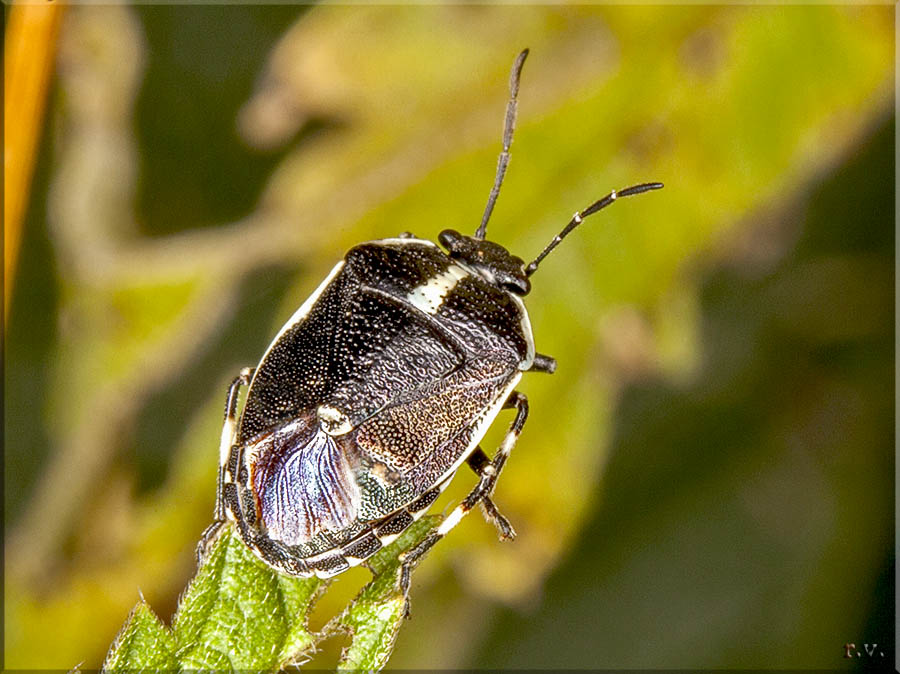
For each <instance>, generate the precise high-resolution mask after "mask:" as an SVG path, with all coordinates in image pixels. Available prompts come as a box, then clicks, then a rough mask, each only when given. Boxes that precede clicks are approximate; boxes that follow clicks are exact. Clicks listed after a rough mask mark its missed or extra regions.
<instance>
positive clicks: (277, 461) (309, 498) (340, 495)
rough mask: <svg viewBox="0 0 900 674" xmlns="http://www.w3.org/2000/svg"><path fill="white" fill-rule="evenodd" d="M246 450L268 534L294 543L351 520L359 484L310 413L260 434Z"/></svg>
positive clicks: (332, 529)
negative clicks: (251, 456) (249, 457)
mask: <svg viewBox="0 0 900 674" xmlns="http://www.w3.org/2000/svg"><path fill="white" fill-rule="evenodd" d="M249 451H251V452H252V453H253V455H254V456H253V458H254V460H253V471H252V480H253V484H254V488H255V493H256V495H257V498H258V503H259V510H260V518H261V519H262V521H263V522H265V525H266V529H267V531H268V534H269V536H270V537H271V538H274V539H276V540H279V541H282V542H283V543H286V544H287V545H299V544H303V543H306V542H308V541H309V540H311V539H312V538H313V537H314V536H315V535H316V534H318V533H319V532H322V531H325V532H334V531H340V530H342V529H344V528H346V527H348V526H349V525H350V524H352V522H353V521H354V519H355V518H356V516H357V513H358V511H359V503H360V491H359V487H358V485H357V483H356V480H355V479H354V476H353V472H352V470H351V467H350V463H349V461H348V459H347V456H346V454H345V453H344V452H343V451H341V449H340V448H339V447H338V445H337V443H336V442H335V439H334V438H332V437H331V436H330V435H328V434H326V433H324V432H323V431H322V430H321V429H320V428H318V425H317V424H316V423H315V418H314V417H312V415H307V416H306V417H303V418H300V419H296V420H294V421H292V422H291V423H289V424H286V425H285V426H282V427H281V428H279V429H278V430H277V431H275V432H274V433H269V434H266V435H265V436H263V437H262V438H261V439H260V440H259V441H258V442H256V443H254V444H253V445H252V446H251V448H250V450H249Z"/></svg>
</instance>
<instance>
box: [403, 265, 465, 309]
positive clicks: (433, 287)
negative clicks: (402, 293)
mask: <svg viewBox="0 0 900 674" xmlns="http://www.w3.org/2000/svg"><path fill="white" fill-rule="evenodd" d="M468 275H469V273H468V272H467V271H466V270H465V269H463V268H462V267H459V266H457V265H455V264H451V265H450V266H449V267H448V268H447V271H445V272H443V273H442V274H438V275H437V276H433V277H431V278H430V279H428V281H426V282H425V283H423V284H422V285H420V286H416V287H415V288H413V289H412V290H411V291H410V292H409V294H408V295H407V296H406V300H407V301H408V302H409V303H410V304H412V305H414V306H415V307H416V308H418V309H421V310H422V311H423V312H424V313H426V314H431V315H432V316H433V315H434V314H436V313H437V312H438V309H440V308H441V304H442V303H443V301H444V298H445V297H446V296H447V295H448V294H449V293H450V291H452V290H453V289H454V288H455V287H456V284H457V283H459V282H460V281H461V280H462V279H464V278H466V277H467V276H468Z"/></svg>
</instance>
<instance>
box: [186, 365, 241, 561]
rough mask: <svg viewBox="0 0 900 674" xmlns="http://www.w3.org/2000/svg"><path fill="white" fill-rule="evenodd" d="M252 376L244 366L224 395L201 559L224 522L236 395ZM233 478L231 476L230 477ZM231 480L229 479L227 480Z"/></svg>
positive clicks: (233, 436)
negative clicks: (213, 504) (212, 505)
mask: <svg viewBox="0 0 900 674" xmlns="http://www.w3.org/2000/svg"><path fill="white" fill-rule="evenodd" d="M252 377H253V368H252V367H245V368H244V369H243V370H241V372H240V374H238V376H237V377H235V378H234V380H232V382H231V384H230V385H229V387H228V393H227V394H226V395H225V421H224V423H223V424H222V436H221V439H220V440H219V474H218V477H217V478H216V507H215V510H214V511H213V520H214V521H213V523H212V524H210V525H209V526H208V527H207V528H206V531H204V532H203V535H202V536H201V537H200V544H199V545H198V546H197V557H198V559H202V558H203V557H204V556H205V555H206V551H207V549H208V547H209V544H210V543H211V542H212V541H213V540H214V539H215V538H216V534H218V532H219V529H220V528H221V527H222V524H224V523H225V501H226V494H225V483H226V479H225V478H226V475H225V471H226V468H227V466H228V463H229V460H230V459H231V453H232V449H233V448H234V445H235V440H236V439H237V405H238V396H239V394H240V392H241V387H242V386H247V385H248V384H250V379H251V378H252ZM232 479H233V477H232ZM227 482H231V480H227Z"/></svg>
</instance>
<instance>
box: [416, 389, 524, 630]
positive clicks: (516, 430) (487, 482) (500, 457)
mask: <svg viewBox="0 0 900 674" xmlns="http://www.w3.org/2000/svg"><path fill="white" fill-rule="evenodd" d="M503 407H504V408H511V407H515V408H516V417H515V419H513V422H512V424H511V425H510V427H509V431H508V432H507V433H506V436H505V437H504V438H503V442H501V443H500V448H499V449H498V450H497V453H496V454H495V455H494V458H493V459H492V460H489V461H487V463H485V464H483V465H482V466H481V467H480V469H479V470H477V472H478V474H479V475H480V476H481V478H480V479H479V480H478V484H477V485H475V488H474V489H473V490H472V491H471V492H469V495H468V496H466V498H464V499H463V500H462V501H461V502H460V504H459V505H457V506H456V507H455V508H454V509H453V510H452V511H451V512H450V514H449V515H447V516H446V517H445V518H444V520H443V521H442V522H441V523H440V524H439V525H438V526H437V527H435V528H434V529H433V530H432V531H431V532H430V533H429V534H428V535H427V536H426V537H425V538H424V539H423V540H422V541H421V542H420V543H419V544H418V545H417V546H415V547H414V548H411V549H410V550H408V551H407V552H405V553H403V555H402V556H401V561H402V562H403V564H402V566H401V571H400V589H401V591H402V592H403V593H404V594H406V593H407V592H408V591H409V576H410V573H411V571H412V569H413V567H415V565H416V564H417V563H418V562H419V560H421V559H422V557H423V556H424V555H425V554H426V553H427V552H428V551H429V550H430V549H431V548H432V547H433V546H434V544H435V543H437V542H438V541H439V540H441V539H442V538H443V537H444V536H446V535H447V533H448V532H449V531H450V530H451V529H453V527H455V526H456V525H457V524H459V523H460V521H461V520H462V518H463V517H465V516H466V515H467V514H468V513H469V511H470V510H472V508H474V507H475V506H476V505H478V503H479V502H484V499H485V498H487V500H488V502H489V503H490V506H487V507H486V510H488V512H491V510H490V508H491V507H493V512H494V513H496V515H497V516H498V517H499V519H498V521H500V522H503V523H505V525H506V526H508V527H509V528H510V530H512V526H511V525H510V524H509V522H508V521H507V520H506V518H505V517H503V516H502V515H500V513H499V511H497V509H496V506H494V504H493V502H492V501H490V496H491V492H492V491H493V490H494V486H495V485H496V484H497V478H498V477H499V476H500V471H502V470H503V466H504V465H505V464H506V459H507V458H509V455H510V452H512V449H513V447H515V445H516V441H517V440H518V439H519V434H520V433H521V432H522V427H523V426H524V425H525V420H526V419H527V418H528V398H526V397H525V395H524V394H522V393H519V392H518V391H513V392H512V393H511V394H510V395H509V398H507V400H506V402H505V403H504V404H503ZM482 454H483V452H482ZM476 463H477V460H476ZM495 524H496V522H495ZM497 526H498V528H499V529H500V530H501V532H502V531H503V529H502V527H503V525H502V524H500V525H497ZM408 611H409V608H408V604H407V613H408Z"/></svg>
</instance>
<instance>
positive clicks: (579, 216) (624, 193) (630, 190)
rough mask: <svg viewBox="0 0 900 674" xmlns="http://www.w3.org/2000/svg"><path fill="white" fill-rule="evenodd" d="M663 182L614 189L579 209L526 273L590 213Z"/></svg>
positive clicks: (530, 263) (526, 266)
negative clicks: (581, 209)
mask: <svg viewBox="0 0 900 674" xmlns="http://www.w3.org/2000/svg"><path fill="white" fill-rule="evenodd" d="M662 186H663V184H662V183H641V184H640V185H632V186H631V187H626V188H625V189H623V190H618V191H616V190H613V191H612V192H610V193H609V194H607V195H606V196H605V197H603V198H602V199H598V200H597V201H595V202H594V203H592V204H591V205H590V206H588V207H587V208H585V209H584V210H583V211H579V212H578V213H576V214H575V215H573V216H572V219H571V220H569V224H568V225H566V226H565V227H563V230H562V231H561V232H560V233H559V234H557V235H556V236H554V237H553V239H551V241H550V243H548V244H547V247H546V248H544V250H542V251H541V254H540V255H538V256H537V257H536V258H534V260H532V261H531V262H529V263H528V264H527V265H525V275H526V276H531V275H532V274H533V273H534V272H536V271H537V268H538V265H539V264H540V263H541V261H542V260H543V259H544V258H545V257H547V256H548V255H549V254H550V252H551V251H552V250H553V249H554V248H556V247H557V246H558V245H559V244H560V242H561V241H562V240H563V239H565V238H566V237H567V236H568V235H569V233H570V232H571V231H572V230H573V229H575V228H576V227H577V226H578V225H580V224H581V223H582V222H583V221H584V219H585V218H586V217H588V216H589V215H593V214H594V213H596V212H597V211H600V210H602V209H604V208H606V207H607V206H609V205H610V204H611V203H613V202H614V201H615V200H616V199H620V198H622V197H631V196H634V195H635V194H642V193H643V192H649V191H650V190H658V189H660V188H662Z"/></svg>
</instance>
